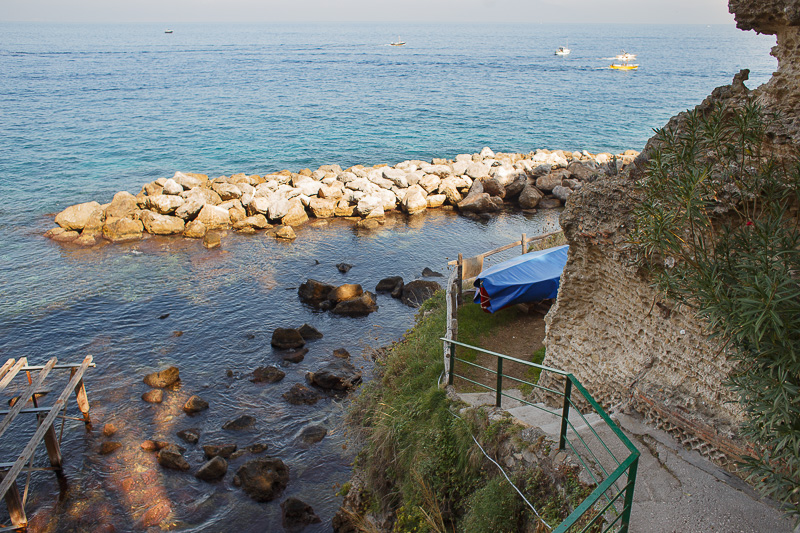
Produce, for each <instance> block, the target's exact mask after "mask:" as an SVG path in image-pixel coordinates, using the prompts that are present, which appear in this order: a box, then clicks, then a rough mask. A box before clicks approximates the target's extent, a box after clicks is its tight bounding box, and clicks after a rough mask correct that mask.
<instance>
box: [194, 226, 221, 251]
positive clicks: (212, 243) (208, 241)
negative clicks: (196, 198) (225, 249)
mask: <svg viewBox="0 0 800 533" xmlns="http://www.w3.org/2000/svg"><path fill="white" fill-rule="evenodd" d="M197 222H199V221H197ZM221 244H222V238H221V236H220V234H219V232H217V231H209V232H207V233H206V234H205V235H203V246H205V247H206V248H208V249H209V250H212V249H214V248H219V247H220V245H221Z"/></svg>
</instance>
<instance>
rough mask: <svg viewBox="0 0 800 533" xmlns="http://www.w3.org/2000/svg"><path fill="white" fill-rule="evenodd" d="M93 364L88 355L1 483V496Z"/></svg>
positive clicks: (9, 486) (13, 481) (12, 482)
mask: <svg viewBox="0 0 800 533" xmlns="http://www.w3.org/2000/svg"><path fill="white" fill-rule="evenodd" d="M91 362H92V356H91V355H87V356H86V357H85V358H84V360H83V363H81V366H80V367H79V368H78V370H77V371H76V372H75V375H74V376H72V379H70V380H69V383H68V384H67V386H66V388H64V390H63V391H62V392H61V395H60V396H59V397H58V399H57V400H56V402H55V404H54V405H53V407H51V408H50V412H49V413H47V416H46V417H45V419H44V421H43V422H42V423H41V424H40V425H39V427H38V428H37V429H36V432H35V433H34V434H33V436H32V437H31V439H30V440H29V441H28V444H27V445H26V446H25V448H24V449H23V450H22V453H21V454H20V455H19V457H18V458H17V460H16V461H15V462H14V466H12V467H11V469H10V470H9V471H8V473H7V474H6V476H5V478H4V479H3V481H2V483H0V495H3V496H5V494H6V493H7V492H8V490H9V489H10V488H11V485H12V484H14V483H15V482H16V479H17V476H18V475H19V473H20V472H21V471H22V469H23V468H24V467H25V463H27V462H28V460H29V459H30V457H31V455H32V454H33V452H34V450H35V449H36V446H37V445H38V444H39V442H41V440H42V437H44V434H45V432H47V429H48V428H49V427H50V425H51V424H52V423H53V420H55V419H56V417H57V416H58V414H59V412H60V411H61V409H63V408H64V404H65V403H66V401H67V398H69V396H70V394H72V392H73V391H74V390H75V387H76V386H77V385H78V382H79V381H80V380H81V379H83V374H84V373H86V369H87V368H88V367H89V364H90V363H91Z"/></svg>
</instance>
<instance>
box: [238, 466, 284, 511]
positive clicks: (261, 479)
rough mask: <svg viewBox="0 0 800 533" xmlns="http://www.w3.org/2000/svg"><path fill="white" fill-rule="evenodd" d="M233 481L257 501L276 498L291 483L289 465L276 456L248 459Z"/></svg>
mask: <svg viewBox="0 0 800 533" xmlns="http://www.w3.org/2000/svg"><path fill="white" fill-rule="evenodd" d="M233 482H234V484H235V485H237V486H241V487H242V489H243V490H244V492H245V494H247V495H248V496H250V498H252V499H253V500H255V501H257V502H268V501H271V500H274V499H275V498H276V497H277V496H278V494H280V493H281V492H282V491H283V490H284V489H285V488H286V485H287V484H288V483H289V467H287V466H286V465H285V464H284V463H283V461H281V460H280V459H278V458H275V457H264V458H262V459H253V460H251V461H247V462H246V463H245V464H243V465H242V466H240V467H239V469H238V470H237V471H236V476H235V477H234V479H233Z"/></svg>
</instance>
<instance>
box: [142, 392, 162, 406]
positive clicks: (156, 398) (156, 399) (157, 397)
mask: <svg viewBox="0 0 800 533" xmlns="http://www.w3.org/2000/svg"><path fill="white" fill-rule="evenodd" d="M142 400H144V401H146V402H147V403H161V402H163V401H164V391H163V390H161V389H150V390H149V391H147V392H145V393H144V394H142Z"/></svg>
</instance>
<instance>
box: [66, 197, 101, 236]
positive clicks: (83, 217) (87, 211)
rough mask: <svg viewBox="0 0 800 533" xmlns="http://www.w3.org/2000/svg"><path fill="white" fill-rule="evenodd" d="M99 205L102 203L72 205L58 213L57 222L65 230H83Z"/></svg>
mask: <svg viewBox="0 0 800 533" xmlns="http://www.w3.org/2000/svg"><path fill="white" fill-rule="evenodd" d="M98 207H100V204H99V203H97V202H86V203H83V204H77V205H71V206H69V207H68V208H66V209H64V210H63V211H61V212H60V213H59V214H57V215H56V224H58V225H59V226H61V227H62V228H64V229H65V230H71V231H81V230H82V229H83V227H84V226H85V225H86V221H87V220H89V217H90V216H91V214H92V213H93V212H94V211H95V209H97V208H98Z"/></svg>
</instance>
